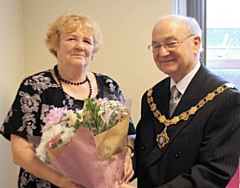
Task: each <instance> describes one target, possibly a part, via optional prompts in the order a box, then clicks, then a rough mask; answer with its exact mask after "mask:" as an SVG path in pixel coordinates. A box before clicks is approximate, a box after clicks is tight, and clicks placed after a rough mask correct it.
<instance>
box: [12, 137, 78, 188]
mask: <svg viewBox="0 0 240 188" xmlns="http://www.w3.org/2000/svg"><path fill="white" fill-rule="evenodd" d="M11 146H12V154H13V162H14V163H15V164H17V165H19V166H21V167H22V168H23V169H25V170H26V171H28V172H30V173H31V174H33V175H34V176H36V177H38V178H40V179H44V180H46V181H49V182H51V183H52V184H54V185H56V186H58V187H61V188H79V186H77V185H76V184H74V183H72V182H71V181H70V180H69V179H68V178H67V177H65V176H63V175H61V174H59V173H57V172H56V171H54V170H52V169H51V168H49V167H47V166H46V165H45V164H44V163H43V162H42V161H41V160H40V159H39V158H38V157H37V156H36V155H35V153H34V151H33V150H32V148H31V144H29V143H28V142H27V141H26V140H25V139H23V138H21V137H19V136H16V135H13V134H11Z"/></svg>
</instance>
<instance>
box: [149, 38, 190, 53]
mask: <svg viewBox="0 0 240 188" xmlns="http://www.w3.org/2000/svg"><path fill="white" fill-rule="evenodd" d="M191 36H194V34H191V35H189V36H187V37H185V38H183V39H180V40H173V41H172V42H168V43H165V44H158V43H154V44H151V45H149V46H148V49H149V50H150V51H151V52H153V53H158V52H159V50H160V48H161V46H163V47H164V48H165V49H166V50H167V51H168V50H171V49H174V48H175V47H177V46H178V45H179V44H181V43H183V42H184V41H185V40H186V39H188V38H189V37H191Z"/></svg>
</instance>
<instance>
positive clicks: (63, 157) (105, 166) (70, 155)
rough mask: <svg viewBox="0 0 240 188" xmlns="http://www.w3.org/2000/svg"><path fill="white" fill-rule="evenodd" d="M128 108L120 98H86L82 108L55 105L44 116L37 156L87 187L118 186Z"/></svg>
mask: <svg viewBox="0 0 240 188" xmlns="http://www.w3.org/2000/svg"><path fill="white" fill-rule="evenodd" d="M129 119H130V118H129V111H128V109H127V108H126V107H125V106H124V105H123V104H121V103H120V102H118V101H113V100H106V99H98V100H97V101H94V100H93V99H89V98H88V99H86V100H85V103H84V107H83V109H82V110H79V111H76V112H74V111H72V110H66V109H64V108H54V109H52V110H51V111H50V112H49V114H48V115H47V116H46V117H45V118H44V122H45V126H44V127H43V128H42V137H41V141H40V144H39V146H38V147H37V148H36V154H37V156H38V157H39V158H40V159H41V160H42V161H43V162H45V163H46V164H47V165H49V167H51V168H53V169H54V170H56V171H57V172H59V173H61V174H63V175H65V176H67V177H68V178H69V179H71V180H72V181H73V182H75V183H77V184H80V185H82V186H84V187H87V188H95V187H99V188H106V187H111V188H113V187H118V186H119V183H120V181H121V179H122V175H123V163H124V159H125V154H126V144H127V143H126V142H127V132H128V126H129Z"/></svg>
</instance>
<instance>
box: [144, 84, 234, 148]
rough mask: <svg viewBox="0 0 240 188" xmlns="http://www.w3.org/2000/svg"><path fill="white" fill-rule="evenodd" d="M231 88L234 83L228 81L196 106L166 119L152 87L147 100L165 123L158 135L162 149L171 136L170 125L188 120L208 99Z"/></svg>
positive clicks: (158, 141)
mask: <svg viewBox="0 0 240 188" xmlns="http://www.w3.org/2000/svg"><path fill="white" fill-rule="evenodd" d="M229 88H234V85H233V84H231V83H226V84H223V85H221V86H219V87H218V88H217V89H215V90H214V91H213V92H211V93H208V95H207V96H206V97H204V98H203V99H202V100H200V101H199V102H198V103H197V105H196V106H192V107H191V108H190V109H189V110H187V111H185V112H182V113H181V114H180V115H178V116H174V117H173V118H172V119H166V116H165V115H162V114H161V112H160V111H159V110H158V109H157V106H156V104H155V103H154V101H153V97H152V93H153V90H152V88H150V89H149V90H148V93H147V102H148V104H149V106H150V108H151V111H152V112H153V114H154V116H155V117H156V118H157V119H158V121H159V122H160V123H163V124H164V125H165V127H164V130H163V131H162V132H161V133H160V134H158V135H157V137H156V141H157V144H158V147H159V148H160V149H162V148H163V147H164V146H165V145H166V144H167V143H168V142H169V137H168V135H167V128H168V126H170V125H175V124H177V123H178V122H179V121H181V120H183V121H187V120H188V118H189V116H191V115H194V114H195V113H196V112H197V111H198V110H199V109H200V108H202V107H203V106H204V105H205V104H206V103H207V102H208V101H211V100H213V98H214V97H216V96H217V95H219V94H220V93H223V92H224V91H225V90H226V89H229Z"/></svg>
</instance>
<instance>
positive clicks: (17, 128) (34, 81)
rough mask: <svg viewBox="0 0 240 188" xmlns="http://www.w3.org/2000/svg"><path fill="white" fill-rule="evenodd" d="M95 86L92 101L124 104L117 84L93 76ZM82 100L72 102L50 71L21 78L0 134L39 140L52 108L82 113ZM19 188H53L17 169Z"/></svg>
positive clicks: (110, 80)
mask: <svg viewBox="0 0 240 188" xmlns="http://www.w3.org/2000/svg"><path fill="white" fill-rule="evenodd" d="M94 75H95V77H96V80H97V84H98V89H99V90H98V95H97V96H96V98H108V99H111V100H119V101H120V102H122V103H125V99H124V97H123V95H122V92H121V90H120V88H119V86H118V84H117V83H116V82H115V81H114V80H112V79H111V78H109V77H108V76H106V75H102V74H97V73H94ZM83 103H84V102H83V101H82V100H76V99H74V98H73V97H71V96H69V95H68V94H66V93H63V92H62V89H61V88H60V87H59V85H58V84H57V83H56V81H55V80H54V78H53V76H52V74H51V73H50V70H47V71H43V72H40V73H37V74H34V75H32V76H29V77H27V78H25V79H24V80H23V81H22V83H21V85H20V87H19V90H18V92H17V95H16V98H15V100H14V102H13V104H12V106H11V109H10V110H9V112H8V114H7V116H6V118H5V120H4V123H3V125H2V126H1V127H0V133H1V134H2V135H3V136H4V137H5V138H7V139H8V140H10V134H14V135H18V136H20V137H22V138H25V139H27V137H28V136H41V128H42V126H44V123H43V118H44V117H45V116H46V114H47V113H48V112H49V111H50V109H52V108H54V107H63V106H65V107H67V108H68V109H76V108H78V109H82V107H83ZM128 134H129V135H130V134H135V128H134V126H133V123H132V122H131V121H130V123H129V131H128ZM18 187H19V188H55V187H56V186H54V185H52V184H51V183H49V182H47V181H45V180H41V179H39V178H36V177H35V176H33V175H32V174H30V173H28V172H27V171H25V170H24V169H22V168H21V169H20V173H19V177H18Z"/></svg>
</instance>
